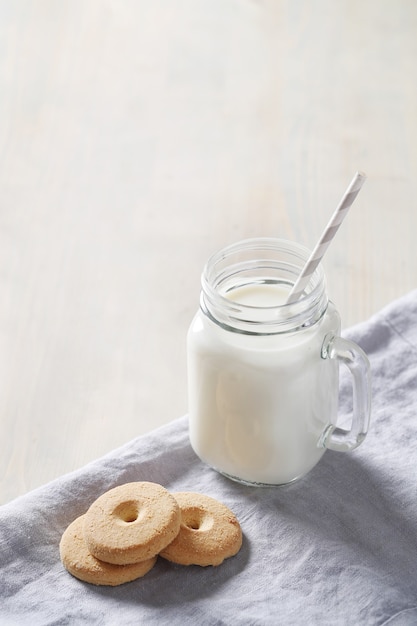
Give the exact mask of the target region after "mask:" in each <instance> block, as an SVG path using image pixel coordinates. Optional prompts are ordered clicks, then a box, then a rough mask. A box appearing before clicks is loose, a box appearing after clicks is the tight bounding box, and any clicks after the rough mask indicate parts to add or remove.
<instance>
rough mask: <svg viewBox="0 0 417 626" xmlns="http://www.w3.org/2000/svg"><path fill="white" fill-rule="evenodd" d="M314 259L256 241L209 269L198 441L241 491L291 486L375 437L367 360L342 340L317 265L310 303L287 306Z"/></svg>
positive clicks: (193, 393) (198, 323)
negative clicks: (342, 387) (335, 454)
mask: <svg viewBox="0 0 417 626" xmlns="http://www.w3.org/2000/svg"><path fill="white" fill-rule="evenodd" d="M308 256H309V251H308V250H307V249H306V248H304V247H303V246H301V245H299V244H296V243H293V242H289V241H284V240H280V239H271V238H259V239H249V240H245V241H241V242H238V243H236V244H234V245H231V246H229V247H227V248H225V249H223V250H221V251H220V252H218V253H216V254H214V255H213V256H212V257H211V258H210V259H209V260H208V262H207V264H206V266H205V268H204V270H203V274H202V291H201V301H200V310H199V311H198V313H197V314H196V316H195V318H194V320H193V322H192V324H191V327H190V330H189V333H188V338H187V351H188V389H189V432H190V441H191V445H192V447H193V449H194V451H195V452H196V454H197V455H198V456H199V457H200V458H201V459H202V460H203V461H204V462H206V463H207V464H208V465H210V466H211V467H213V468H214V469H216V470H218V471H219V472H221V473H222V474H224V475H226V476H228V477H229V478H232V479H234V480H237V481H239V482H243V483H248V484H258V485H281V484H286V483H289V482H292V481H294V480H296V479H298V478H300V477H301V476H304V475H305V474H306V473H307V472H308V471H309V470H311V469H312V468H313V467H314V465H316V463H317V462H318V461H319V460H320V458H321V456H322V455H323V453H324V452H325V450H326V448H330V449H332V450H340V451H345V450H351V449H353V448H355V447H357V446H358V445H359V444H360V443H361V442H362V441H363V439H364V438H365V435H366V432H367V429H368V424H369V416H370V370H369V362H368V359H367V357H366V355H365V354H364V352H363V351H362V350H361V349H360V348H359V347H358V346H357V345H356V344H354V343H352V342H350V341H347V340H345V339H342V338H341V337H340V317H339V314H338V312H337V310H336V308H335V306H334V305H333V304H332V302H330V301H329V300H328V297H327V293H326V286H325V277H324V272H323V269H322V266H321V265H319V266H318V267H317V268H316V270H315V272H314V274H313V275H312V278H311V281H310V283H309V285H308V286H307V288H306V290H305V292H304V294H303V295H302V297H301V298H300V299H299V300H298V301H296V302H295V303H293V304H286V300H287V297H288V295H289V291H290V289H291V287H292V285H293V284H294V283H295V281H296V279H297V277H298V275H299V274H300V272H301V270H302V268H303V266H304V264H305V262H306V260H307V259H308ZM340 362H343V363H345V364H346V365H347V366H348V369H349V370H350V372H351V374H352V382H353V414H352V417H351V420H350V425H349V428H347V429H344V428H341V427H340V426H338V424H337V410H338V392H339V363H340Z"/></svg>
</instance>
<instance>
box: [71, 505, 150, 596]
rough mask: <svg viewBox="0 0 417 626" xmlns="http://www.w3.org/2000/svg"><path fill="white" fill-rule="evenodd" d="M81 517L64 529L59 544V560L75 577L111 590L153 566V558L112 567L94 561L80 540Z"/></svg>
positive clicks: (96, 560)
mask: <svg viewBox="0 0 417 626" xmlns="http://www.w3.org/2000/svg"><path fill="white" fill-rule="evenodd" d="M84 517H85V516H84V515H81V517H78V518H77V519H75V520H74V521H73V522H72V523H71V524H70V525H69V526H68V528H67V529H66V530H65V532H64V534H63V535H62V537H61V541H60V544H59V552H60V556H61V561H62V563H63V565H64V567H65V568H66V569H67V570H68V571H69V573H70V574H72V575H73V576H75V578H78V579H79V580H83V581H84V582H86V583H92V584H93V585H108V586H111V587H115V586H116V585H121V584H123V583H128V582H131V581H132V580H136V579H137V578H141V577H142V576H144V575H145V574H147V573H148V572H149V570H151V569H152V567H153V566H154V565H155V563H156V559H157V557H156V556H154V557H152V558H150V559H147V560H146V561H141V562H140V563H133V564H132V565H112V564H110V563H104V562H103V561H99V560H98V559H96V558H95V557H94V556H93V555H92V554H90V552H89V551H88V548H87V544H86V543H85V540H84V530H83V529H84Z"/></svg>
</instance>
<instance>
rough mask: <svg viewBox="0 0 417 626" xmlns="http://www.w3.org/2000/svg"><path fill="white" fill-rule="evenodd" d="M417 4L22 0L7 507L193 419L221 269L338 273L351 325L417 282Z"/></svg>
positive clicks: (8, 50) (3, 32) (12, 27)
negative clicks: (344, 215) (248, 259)
mask: <svg viewBox="0 0 417 626" xmlns="http://www.w3.org/2000/svg"><path fill="white" fill-rule="evenodd" d="M416 29H417V4H416V3H415V2H413V0H396V2H389V1H388V0H367V1H366V2H363V1H362V2H359V1H358V0H353V1H351V2H347V1H346V2H345V1H340V2H333V1H332V0H318V1H317V2H314V3H311V2H308V1H307V0H297V1H295V2H292V1H291V2H290V1H286V2H284V1H280V0H278V1H272V0H271V1H270V2H268V1H264V2H262V1H258V2H256V1H250V0H246V1H238V0H214V1H210V2H208V1H205V0H180V1H178V2H175V3H172V2H168V0H155V1H153V2H146V1H145V0H138V1H133V0H123V1H118V2H116V1H114V0H100V1H99V0H88V1H86V2H84V1H82V0H62V1H61V2H54V1H53V0H45V1H43V2H36V1H35V0H17V1H16V2H8V1H7V0H0V165H1V167H0V293H1V297H0V381H1V384H0V445H1V455H0V502H6V501H8V500H10V499H11V498H13V497H16V496H18V495H19V494H22V493H24V492H26V491H27V490H29V489H32V488H34V487H36V486H38V485H40V484H42V483H45V482H46V481H49V480H51V479H53V478H55V477H57V476H59V475H61V474H62V473H64V472H68V471H71V470H73V469H75V468H77V467H80V466H82V465H83V464H85V463H86V462H88V461H90V460H92V459H94V458H96V457H97V456H100V455H102V454H104V453H105V452H107V451H109V450H111V449H113V448H115V447H116V446H118V445H121V444H123V443H124V442H126V441H128V440H129V439H131V438H133V437H135V436H137V435H140V434H142V433H144V432H146V431H148V430H150V429H152V428H154V427H157V426H158V425H161V424H163V423H166V422H167V421H169V420H172V419H174V418H176V417H178V416H180V415H182V414H184V413H185V412H186V410H187V401H186V363H185V335H186V331H187V328H188V325H189V323H190V320H191V318H192V316H193V314H194V311H195V310H196V308H197V306H198V297H199V278H200V272H201V269H202V266H203V264H204V262H205V260H206V259H207V257H208V255H209V254H210V253H211V252H213V251H214V250H216V249H218V248H220V247H222V246H223V245H225V244H228V243H232V242H233V241H236V240H238V239H241V238H245V237H251V236H257V235H268V236H275V235H276V236H280V237H284V238H288V239H294V240H298V241H300V242H301V243H303V244H305V245H307V246H309V247H310V248H311V247H313V246H314V244H315V242H316V240H317V238H318V236H319V235H320V233H321V231H322V229H323V227H324V226H325V224H326V223H327V221H328V218H329V217H330V215H331V213H332V212H333V210H334V208H335V206H336V204H337V202H338V201H339V198H340V196H341V194H342V193H343V191H344V190H345V188H346V186H347V184H348V183H349V181H350V180H351V178H352V176H353V174H354V172H355V171H356V170H357V169H363V170H364V171H365V172H366V173H367V175H368V181H367V182H366V185H365V186H364V188H363V190H362V192H361V194H360V195H359V197H358V199H357V200H356V202H355V205H354V207H353V208H352V210H351V211H350V214H349V218H348V219H347V220H346V222H345V223H344V225H343V227H342V228H341V229H340V232H339V233H338V234H337V237H336V239H335V241H334V242H333V244H332V247H331V248H330V249H329V251H328V253H327V255H326V259H325V263H324V264H325V269H326V274H327V279H328V288H329V293H330V295H331V297H332V299H333V300H334V301H335V302H336V304H337V306H338V308H339V310H340V312H341V314H342V319H343V324H344V327H347V326H350V325H352V324H354V323H357V322H359V321H361V320H364V319H366V318H368V317H369V316H370V315H372V314H373V313H374V312H376V311H377V310H378V309H380V308H381V307H382V306H383V305H385V304H387V303H388V302H389V301H391V300H392V299H394V298H397V297H399V296H401V295H403V294H404V293H406V292H408V291H410V290H411V289H414V288H415V287H416V282H417V280H416V279H417V255H416V253H415V232H416V230H417V212H416V210H415V198H416V171H417V118H416V115H415V112H416V110H417V83H416V81H415V79H414V77H415V75H416V59H417V39H416V37H415V33H416Z"/></svg>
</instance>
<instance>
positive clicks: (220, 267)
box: [201, 237, 328, 335]
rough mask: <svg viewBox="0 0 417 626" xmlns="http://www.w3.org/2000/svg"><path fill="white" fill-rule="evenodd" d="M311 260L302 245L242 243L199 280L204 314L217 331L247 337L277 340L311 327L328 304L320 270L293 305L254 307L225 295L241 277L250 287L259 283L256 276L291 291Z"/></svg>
mask: <svg viewBox="0 0 417 626" xmlns="http://www.w3.org/2000/svg"><path fill="white" fill-rule="evenodd" d="M309 256H310V251H309V250H308V248H306V247H305V246H303V245H302V244H299V243H297V242H293V241H290V240H286V239H279V238H274V237H256V238H251V239H243V240H241V241H238V242H235V243H233V244H230V245H228V246H226V247H224V248H222V249H221V250H218V251H217V252H215V253H214V254H212V255H211V256H210V257H209V259H208V260H207V262H206V264H205V266H204V269H203V272H202V276H201V285H202V293H201V308H202V310H203V312H204V313H205V314H206V315H207V316H208V317H210V318H211V319H212V320H213V321H214V322H215V323H217V324H219V325H220V326H223V327H225V328H227V329H229V330H233V331H236V332H244V333H246V334H256V335H259V334H276V333H281V332H287V331H294V330H297V329H298V328H300V327H305V326H311V325H312V324H314V323H316V322H317V321H318V319H320V318H321V316H322V315H323V314H324V312H325V310H326V308H327V303H328V299H327V294H326V286H325V275H324V269H323V267H322V265H321V264H319V265H318V266H317V268H316V269H315V271H314V272H313V274H312V277H311V279H310V281H309V283H308V285H307V287H306V289H305V292H304V293H303V295H302V296H301V297H300V298H299V299H298V300H297V301H296V302H293V303H286V302H285V303H283V304H274V305H272V306H271V305H268V306H254V305H253V304H246V303H242V302H236V301H234V300H231V299H230V298H228V297H227V296H226V295H225V293H227V291H228V289H227V287H228V286H229V287H230V285H232V284H234V282H236V280H239V278H240V279H241V278H242V275H243V274H247V275H248V277H251V278H250V279H249V278H248V280H249V282H259V281H257V280H255V277H256V275H257V273H258V274H259V276H263V278H264V279H265V277H268V276H269V277H270V280H271V282H281V283H285V284H286V286H287V287H288V288H290V287H291V286H292V284H294V282H295V280H296V278H297V277H298V275H299V274H300V273H301V270H302V268H303V267H304V265H305V262H306V261H307V259H308V258H309ZM268 272H269V273H268ZM278 276H281V278H280V280H278ZM261 282H262V281H261ZM265 282H268V280H265Z"/></svg>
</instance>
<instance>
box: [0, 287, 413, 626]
mask: <svg viewBox="0 0 417 626" xmlns="http://www.w3.org/2000/svg"><path fill="white" fill-rule="evenodd" d="M344 334H345V336H347V337H349V338H351V339H353V340H354V341H356V342H357V343H359V344H360V345H361V346H362V347H363V348H364V350H365V351H366V352H367V354H368V355H369V357H370V361H371V366H372V373H373V412H372V424H371V430H370V432H369V434H368V437H367V439H366V440H365V443H364V444H363V445H362V446H361V447H360V448H358V449H357V450H356V451H354V452H351V453H337V452H330V451H328V452H326V454H325V455H324V457H323V459H322V460H321V461H320V463H319V464H318V465H317V466H316V468H315V469H314V470H313V471H312V472H311V473H310V474H309V475H308V476H307V477H306V478H304V479H303V480H301V481H299V482H298V483H295V484H294V485H292V486H288V487H282V488H254V487H245V486H241V485H238V484H235V483H233V482H231V481H229V480H228V479H226V478H224V477H222V476H220V475H219V474H217V473H216V472H214V471H213V470H211V469H210V468H208V467H206V466H205V465H203V464H202V463H201V462H200V461H199V459H197V458H196V456H195V455H194V453H193V451H192V450H191V448H190V445H189V442H188V434H187V418H186V417H183V418H180V419H178V420H176V421H174V422H172V423H170V424H169V425H167V426H165V427H163V428H160V429H158V430H156V431H154V432H152V433H150V434H148V435H146V436H143V437H140V438H138V439H136V440H134V441H131V442H130V443H128V444H126V445H125V446H123V447H121V448H119V449H118V450H115V451H113V452H112V453H111V454H108V455H107V456H105V457H103V458H101V459H99V460H97V461H95V462H93V463H90V464H89V465H87V466H86V467H84V468H82V469H81V470H79V471H76V472H73V473H71V474H69V475H66V476H63V477H61V478H59V479H58V480H55V481H54V482H52V483H50V484H48V485H45V486H44V487H42V488H40V489H37V490H35V491H33V492H31V493H29V494H27V495H25V496H23V497H21V498H18V499H16V500H14V501H13V502H11V503H10V504H7V505H4V506H3V507H0V568H1V570H0V624H6V625H14V624H18V625H25V624H30V625H31V626H36V625H39V624H49V625H58V624H60V625H61V624H62V625H63V624H89V625H91V624H105V625H106V624H109V625H114V624H119V625H124V624H127V625H129V624H135V625H136V624H158V625H161V624H170V625H175V624H182V625H183V624H198V625H204V624H207V625H208V624H209V625H214V624H218V625H224V624H231V625H241V624H242V625H246V624H250V625H264V624H265V625H268V624H271V625H272V624H273V625H276V624H285V625H292V624H297V625H298V624H300V625H306V624H308V625H315V624H320V625H326V624H329V625H330V624H331V625H332V626H333V625H339V624H340V625H345V624H346V625H347V624H349V625H350V624H355V625H358V624H366V625H373V624H378V625H381V624H391V625H409V624H417V469H416V468H417V415H416V413H417V291H414V292H412V293H410V294H408V295H407V296H405V297H403V298H401V299H399V300H397V301H395V302H393V303H392V304H391V305H389V306H388V307H386V308H385V309H383V310H382V311H381V312H380V313H378V314H377V315H375V316H374V317H373V318H371V319H370V320H369V321H367V322H364V323H362V324H359V325H357V326H355V327H354V328H352V329H350V330H349V331H348V332H346V333H344ZM349 405H350V398H349V393H348V386H347V385H346V389H342V393H341V411H342V412H343V411H346V413H347V412H348V411H349ZM135 480H147V481H155V482H158V483H161V484H162V485H164V486H165V487H167V488H168V489H169V490H172V491H180V490H192V491H201V492H204V493H206V494H208V495H211V496H213V497H216V498H218V499H220V500H221V501H223V502H224V503H225V504H227V505H228V506H229V507H231V508H232V509H233V511H235V513H236V515H237V516H238V518H239V520H240V522H241V525H242V529H243V533H244V543H243V547H242V549H241V551H240V553H239V554H238V555H237V556H236V557H234V558H232V559H229V560H227V561H225V562H224V563H223V565H221V566H220V567H218V568H212V567H208V568H199V567H194V566H191V567H181V566H176V565H173V564H170V563H168V562H166V561H164V560H163V559H159V560H158V562H157V564H156V566H155V567H154V568H153V570H151V572H149V573H148V574H147V575H146V576H145V577H144V578H142V579H139V580H137V581H134V582H132V583H128V584H125V585H122V586H120V587H115V588H109V587H95V586H92V585H88V584H86V583H82V582H80V581H78V580H77V579H75V578H73V577H72V576H70V575H69V574H68V573H67V572H66V571H65V570H64V569H63V567H62V566H61V563H60V560H59V554H58V544H59V540H60V537H61V534H62V532H63V531H64V529H65V528H66V526H67V525H68V524H69V523H70V522H71V521H72V520H73V519H74V518H75V517H77V516H78V515H80V514H82V513H83V512H85V510H86V509H87V508H88V506H89V505H90V503H91V502H92V501H93V500H95V499H96V498H97V497H98V495H100V494H101V493H102V492H104V491H105V490H107V489H109V488H111V487H113V486H115V485H119V484H121V483H124V482H127V481H135Z"/></svg>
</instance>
